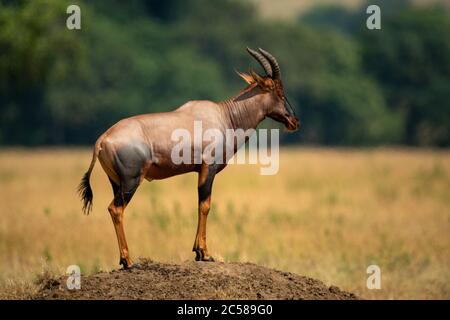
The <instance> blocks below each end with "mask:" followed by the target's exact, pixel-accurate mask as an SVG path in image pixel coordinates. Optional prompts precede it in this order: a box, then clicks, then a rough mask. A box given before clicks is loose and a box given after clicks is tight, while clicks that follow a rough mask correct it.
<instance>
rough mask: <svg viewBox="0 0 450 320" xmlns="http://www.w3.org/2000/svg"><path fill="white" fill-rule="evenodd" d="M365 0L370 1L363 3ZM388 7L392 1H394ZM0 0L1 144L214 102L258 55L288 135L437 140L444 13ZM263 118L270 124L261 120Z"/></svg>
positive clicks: (449, 70)
mask: <svg viewBox="0 0 450 320" xmlns="http://www.w3.org/2000/svg"><path fill="white" fill-rule="evenodd" d="M372 2H373V1H372ZM393 3H395V4H393ZM70 4H73V1H64V0H34V1H23V0H9V1H5V0H0V144H2V145H17V144H23V145H41V144H55V145H60V144H92V143H93V142H94V141H95V139H96V137H97V136H98V135H99V134H100V133H101V132H103V131H104V130H106V129H107V128H108V127H109V126H111V125H112V124H113V123H115V122H116V121H118V120H119V119H121V118H123V117H127V116H130V115H135V114H139V113H148V112H157V111H167V110H172V109H174V108H175V107H177V106H179V105H181V104H182V103H184V102H185V101H187V100H192V99H211V100H215V101H218V100H222V99H225V98H228V97H230V96H232V95H234V94H235V93H236V92H237V91H238V90H239V89H241V88H243V87H244V83H243V82H242V81H241V80H240V79H239V78H238V77H237V76H236V75H235V73H234V70H233V69H234V68H235V69H237V70H243V71H245V70H247V69H248V68H249V67H253V68H255V69H257V70H260V69H259V67H258V66H257V64H256V63H255V62H254V61H252V59H251V58H250V57H249V56H248V55H247V53H246V51H245V48H246V46H250V47H256V48H257V47H262V48H265V49H266V50H268V51H270V52H272V53H273V54H274V55H275V56H276V57H277V58H278V60H279V62H280V65H281V67H282V74H283V78H284V83H285V91H286V93H287V95H288V96H289V97H290V100H292V101H293V102H294V104H295V105H296V108H297V113H298V114H299V115H300V117H301V120H302V123H303V127H302V129H301V130H300V131H299V132H298V133H295V134H292V135H283V136H282V139H283V140H284V141H285V142H288V143H311V144H325V145H374V144H399V143H402V144H409V145H426V146H449V144H450V134H449V129H448V128H449V124H450V37H449V36H448V35H449V34H450V15H449V13H448V11H446V10H445V9H444V8H443V7H420V8H419V7H414V6H412V5H410V4H409V3H408V2H407V1H395V2H394V1H383V2H381V3H379V5H380V7H381V11H382V30H367V29H366V27H365V26H366V19H367V16H368V15H367V14H366V13H365V8H366V7H367V6H362V7H361V8H360V9H358V10H353V11H351V10H348V9H346V8H343V7H340V6H327V7H319V8H314V9H312V10H311V11H309V12H306V13H304V14H303V15H302V16H300V17H299V18H298V19H296V20H295V21H272V20H263V19H261V18H260V17H259V15H258V11H257V9H256V8H255V7H254V6H253V5H251V4H250V3H249V2H244V1H237V0H215V1H208V0H192V1H185V0H184V1H183V0H166V1H152V0H130V1H119V0H114V1H111V0H109V1H107V0H95V1H94V0H90V1H77V2H76V4H78V5H79V6H80V7H81V25H82V29H81V30H78V31H71V30H68V29H67V28H66V19H67V17H68V14H67V13H66V8H67V6H68V5H70ZM265 125H270V126H273V124H268V123H267V124H265Z"/></svg>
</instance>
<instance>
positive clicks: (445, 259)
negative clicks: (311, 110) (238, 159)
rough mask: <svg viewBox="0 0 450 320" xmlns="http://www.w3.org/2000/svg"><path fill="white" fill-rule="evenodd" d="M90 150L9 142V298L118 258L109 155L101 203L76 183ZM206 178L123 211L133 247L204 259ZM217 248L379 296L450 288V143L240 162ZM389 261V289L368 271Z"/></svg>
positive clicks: (0, 258) (219, 216)
mask: <svg viewBox="0 0 450 320" xmlns="http://www.w3.org/2000/svg"><path fill="white" fill-rule="evenodd" d="M90 160H91V150H90V149H46V150H41V149H37V150H29V149H28V150H21V149H17V150H16V149H14V150H11V149H9V150H3V151H0V203H1V204H2V206H1V210H0V212H1V223H0V297H3V298H8V297H21V296H22V295H23V294H24V293H26V292H27V290H33V288H34V287H33V285H32V283H33V279H35V277H36V275H37V274H39V273H41V272H42V270H49V269H50V270H52V272H59V273H64V271H65V269H66V267H67V266H69V265H72V264H77V265H79V266H81V268H82V272H84V273H92V272H96V271H98V270H109V269H112V268H117V267H118V261H119V256H118V248H117V242H116V236H115V233H114V228H113V225H112V222H111V218H110V215H109V213H108V211H107V206H108V204H109V203H110V201H111V199H112V192H111V188H110V185H109V182H108V180H107V177H106V175H105V174H104V173H103V171H102V169H101V166H100V165H99V164H98V163H97V166H96V167H95V170H94V172H93V176H92V187H93V191H94V209H93V212H92V213H91V215H89V216H84V215H83V214H82V213H81V203H80V201H79V199H78V197H77V195H76V186H77V185H78V183H79V180H80V178H81V176H82V174H83V173H84V172H85V170H86V169H87V167H88V166H89V163H90ZM196 186H197V177H196V175H195V174H187V175H182V176H178V177H174V178H171V179H167V180H163V181H153V182H144V183H143V184H142V185H141V187H140V188H139V189H138V191H137V193H136V195H135V197H134V198H133V200H132V202H131V204H130V205H129V207H128V208H127V210H126V212H125V229H126V235H127V238H128V243H129V246H130V250H131V254H132V256H133V257H135V258H136V257H139V256H142V257H149V258H151V259H154V260H158V261H165V262H177V261H184V260H192V259H193V258H194V254H193V253H192V252H191V250H192V245H193V241H194V236H195V231H196V226H197V207H196V206H197V193H196V192H197V188H196ZM208 246H209V249H210V251H211V253H212V254H213V255H214V256H215V257H216V258H218V259H219V260H223V261H249V262H254V263H258V264H261V265H264V266H268V267H273V268H277V269H281V270H285V271H291V272H295V273H298V274H301V275H306V276H310V277H314V278H317V279H320V280H322V281H324V282H325V283H327V284H329V285H337V286H339V287H341V288H342V289H345V290H349V291H353V292H355V293H357V294H358V295H360V296H362V297H363V298H367V299H382V298H387V299H399V298H406V299H416V298H441V299H442V298H444V299H449V298H450V268H449V265H450V152H449V151H429V150H409V149H405V150H403V149H361V150H357V149H321V148H292V149H286V148H285V149H282V150H281V154H280V170H279V173H278V174H277V175H274V176H261V175H260V174H259V167H258V166H257V165H230V166H229V167H228V168H226V169H225V170H224V171H223V172H222V173H220V174H219V175H218V176H217V178H216V180H215V182H214V189H213V206H212V210H211V212H210V215H209V221H208ZM371 264H376V265H378V266H379V267H380V268H381V275H382V280H381V289H380V290H369V289H367V288H366V279H367V276H368V275H367V274H366V268H367V267H368V266H369V265H371Z"/></svg>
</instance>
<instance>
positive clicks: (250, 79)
mask: <svg viewBox="0 0 450 320" xmlns="http://www.w3.org/2000/svg"><path fill="white" fill-rule="evenodd" d="M234 71H236V73H237V74H238V76H239V77H241V78H242V79H244V81H245V82H247V83H248V84H252V83H255V79H254V78H253V77H252V76H251V75H249V74H247V73H243V72H239V71H237V70H234Z"/></svg>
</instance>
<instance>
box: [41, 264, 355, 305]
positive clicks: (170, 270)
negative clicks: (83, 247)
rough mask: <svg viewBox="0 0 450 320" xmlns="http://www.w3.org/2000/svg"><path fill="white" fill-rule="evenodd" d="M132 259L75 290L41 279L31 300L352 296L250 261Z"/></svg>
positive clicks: (60, 282) (62, 279) (86, 279)
mask: <svg viewBox="0 0 450 320" xmlns="http://www.w3.org/2000/svg"><path fill="white" fill-rule="evenodd" d="M138 263H139V266H138V267H136V268H133V269H130V270H121V269H119V270H113V271H111V272H99V273H96V274H93V275H89V276H82V277H81V289H80V290H68V289H67V288H66V280H67V276H62V277H60V278H56V279H55V278H47V279H44V280H42V281H41V283H40V289H39V291H38V292H37V294H36V295H35V296H33V299H314V300H330V299H332V300H348V299H358V297H357V296H356V295H354V294H353V293H349V292H345V291H342V290H340V289H339V288H337V287H335V286H331V287H328V286H326V285H325V284H324V283H322V282H321V281H318V280H315V279H311V278H308V277H304V276H300V275H297V274H293V273H289V272H283V271H278V270H274V269H269V268H265V267H261V266H258V265H255V264H252V263H223V262H184V263H181V264H169V263H160V262H155V261H151V260H148V259H141V260H140V261H139V262H138Z"/></svg>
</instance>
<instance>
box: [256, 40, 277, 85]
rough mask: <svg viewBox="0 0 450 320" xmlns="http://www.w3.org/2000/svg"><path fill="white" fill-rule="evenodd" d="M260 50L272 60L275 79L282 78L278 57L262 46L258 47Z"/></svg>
mask: <svg viewBox="0 0 450 320" xmlns="http://www.w3.org/2000/svg"><path fill="white" fill-rule="evenodd" d="M258 50H259V52H261V53H262V55H263V56H264V57H265V58H266V59H267V60H269V61H270V64H271V66H272V69H273V78H274V79H280V77H281V72H280V65H279V64H278V61H277V59H275V57H274V56H273V55H271V54H270V53H268V52H267V51H266V50H263V49H261V48H258Z"/></svg>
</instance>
